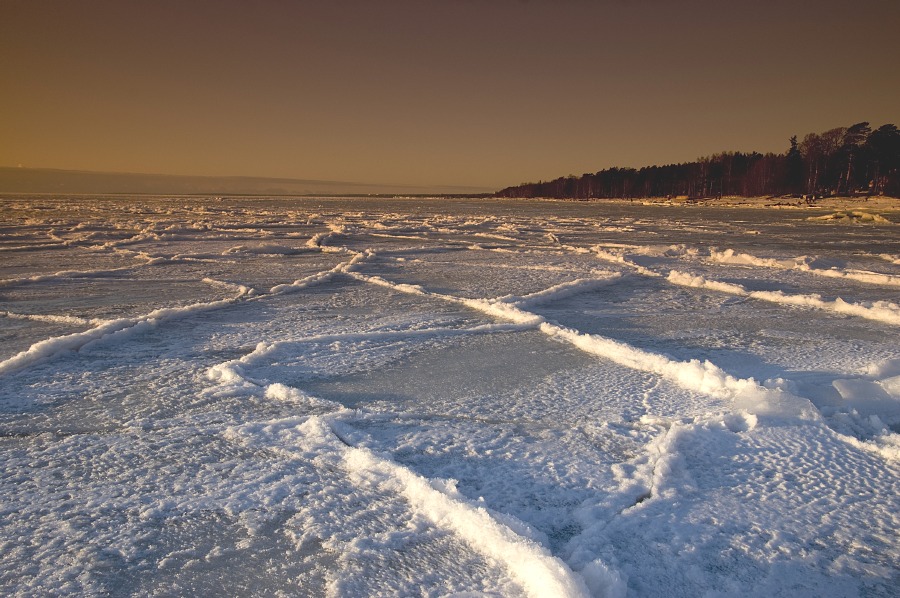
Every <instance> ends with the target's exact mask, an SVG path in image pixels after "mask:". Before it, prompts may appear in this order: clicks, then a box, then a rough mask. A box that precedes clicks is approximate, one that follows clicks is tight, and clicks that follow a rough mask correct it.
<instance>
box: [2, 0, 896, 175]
mask: <svg viewBox="0 0 900 598" xmlns="http://www.w3.org/2000/svg"><path fill="white" fill-rule="evenodd" d="M898 26H900V2H898V1H897V0H856V1H853V2H851V1H838V0H821V1H814V0H808V1H801V0H781V1H776V0H755V1H749V0H742V1H732V0H668V1H664V0H608V1H607V0H595V1H592V0H555V1H553V0H530V1H524V0H322V1H317V2H312V1H302V0H301V1H293V2H292V1H289V0H258V1H253V2H249V1H248V2H244V1H237V0H216V1H191V0H179V1H171V0H154V1H149V0H147V1H144V0H142V1H136V0H77V1H76V0H0V74H2V76H0V166H18V165H20V164H21V165H23V166H27V167H45V168H64V169H82V170H98V171H116V172H145V173H163V174H194V175H216V176H217V175H247V176H271V177H293V178H304V179H320V180H337V181H358V182H369V183H385V184H410V185H425V186H427V185H471V186H481V187H485V188H489V189H496V188H500V187H504V186H507V185H512V184H517V183H521V182H524V181H533V180H537V179H545V180H546V179H549V178H554V177H557V176H562V175H566V174H570V173H571V174H576V175H580V174H582V173H584V172H593V171H597V170H599V169H602V168H607V167H611V166H641V165H645V164H654V163H655V164H662V163H671V162H679V161H687V160H692V159H694V158H697V157H699V156H701V155H708V154H711V153H714V152H717V151H722V150H743V151H749V150H758V151H763V152H765V151H779V152H780V151H783V150H785V149H786V148H787V145H788V137H790V135H793V134H797V135H800V136H801V137H802V135H803V134H805V133H808V132H820V131H823V130H825V129H829V128H833V127H837V126H846V125H850V124H853V123H855V122H858V121H861V120H867V121H870V122H871V123H872V124H873V126H878V125H881V124H884V123H887V122H893V123H895V124H900V113H898V107H900V77H898V75H897V72H898V67H900V35H898V33H897V30H898Z"/></svg>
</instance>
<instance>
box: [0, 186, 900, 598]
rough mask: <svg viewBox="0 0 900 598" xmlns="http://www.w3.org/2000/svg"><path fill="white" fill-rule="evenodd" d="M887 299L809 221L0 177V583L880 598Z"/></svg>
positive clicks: (890, 367) (880, 285) (894, 572)
mask: <svg viewBox="0 0 900 598" xmlns="http://www.w3.org/2000/svg"><path fill="white" fill-rule="evenodd" d="M897 215H898V213H894V215H893V216H892V217H889V218H888V220H891V219H893V220H894V221H895V222H896V221H898V218H897ZM898 300H900V225H898V224H891V223H890V222H885V221H880V220H879V219H878V218H870V219H868V220H865V219H863V220H860V219H858V218H857V219H849V218H831V217H829V214H827V213H825V212H822V211H817V210H815V209H811V208H810V209H805V210H799V209H795V210H754V209H737V208H735V209H721V208H720V209H709V208H703V207H662V206H645V205H639V204H633V205H628V204H603V203H584V202H555V201H511V200H502V201H501V200H484V201H477V202H476V201H473V200H462V199H460V200H446V199H440V200H439V199H431V200H426V199H393V200H387V199H335V198H325V199H318V198H304V199H291V200H288V199H266V198H243V199H228V198H226V199H219V198H198V197H190V198H188V197H179V198H156V197H96V198H88V197H60V196H52V197H37V196H31V197H29V196H17V197H13V196H5V197H2V198H0V594H4V595H19V596H47V595H61V594H65V595H89V596H100V595H102V596H105V595H113V596H132V595H134V596H174V595H177V596H224V595H233V596H338V597H344V596H346V597H356V596H458V597H462V596H465V597H471V596H535V597H542V598H543V597H556V596H598V597H599V596H614V597H620V596H625V595H628V596H665V597H666V598H674V597H695V596H710V597H712V596H748V595H749V596H784V597H788V596H790V597H795V596H873V597H875V596H880V597H886V596H898V595H900V535H898V529H900V464H898V463H900V462H898V457H900V434H898V432H900V343H898V340H897V339H898V330H900V305H898Z"/></svg>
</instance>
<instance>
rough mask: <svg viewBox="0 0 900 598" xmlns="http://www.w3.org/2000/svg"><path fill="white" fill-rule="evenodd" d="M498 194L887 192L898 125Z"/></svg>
mask: <svg viewBox="0 0 900 598" xmlns="http://www.w3.org/2000/svg"><path fill="white" fill-rule="evenodd" d="M495 195H496V196H497V197H553V198H571V199H592V198H601V199H602V198H605V199H629V198H643V197H681V198H692V199H702V198H716V197H723V196H741V197H759V196H805V197H807V198H809V199H813V198H820V197H828V196H855V195H860V196H868V195H888V196H891V197H900V131H898V129H897V127H896V126H894V125H892V124H886V125H882V126H881V127H878V128H877V129H874V130H873V129H872V128H871V127H870V126H869V123H867V122H861V123H857V124H855V125H852V126H849V127H838V128H835V129H831V130H828V131H825V132H824V133H810V134H808V135H806V136H805V137H804V138H803V140H802V141H799V142H798V141H797V137H796V136H794V137H791V138H790V145H789V147H788V149H787V150H786V151H785V152H784V153H781V154H775V153H767V154H760V153H758V152H751V153H743V152H723V153H719V154H714V155H712V156H709V157H705V158H699V159H697V160H696V161H694V162H687V163H684V164H668V165H665V166H645V167H643V168H608V169H606V170H601V171H599V172H596V173H593V174H591V173H587V174H583V175H581V176H580V177H576V176H574V175H569V176H567V177H560V178H558V179H555V180H552V181H546V182H543V181H539V182H537V183H524V184H522V185H517V186H515V187H507V188H506V189H503V190H501V191H498V192H497V193H496V194H495Z"/></svg>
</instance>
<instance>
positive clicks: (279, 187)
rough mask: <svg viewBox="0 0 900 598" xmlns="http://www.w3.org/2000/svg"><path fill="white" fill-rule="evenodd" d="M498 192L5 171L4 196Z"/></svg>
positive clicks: (0, 181) (0, 171)
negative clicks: (14, 194)
mask: <svg viewBox="0 0 900 598" xmlns="http://www.w3.org/2000/svg"><path fill="white" fill-rule="evenodd" d="M492 191H494V189H488V188H484V187H467V186H452V185H444V186H437V185H436V186H415V185H382V184H372V183H348V182H341V181H318V180H304V179H289V178H264V177H247V176H226V177H214V176H183V175H167V174H140V173H123V172H92V171H83V170H58V169H52V168H15V167H6V166H0V193H72V194H91V193H96V194H119V193H135V194H147V195H225V194H228V195H474V194H489V193H490V192H492Z"/></svg>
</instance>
